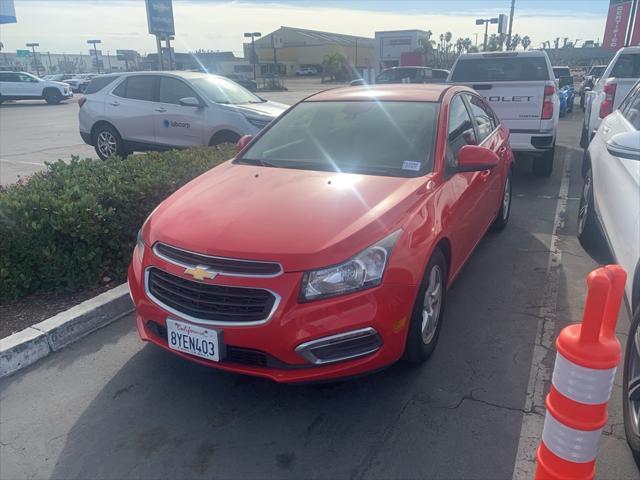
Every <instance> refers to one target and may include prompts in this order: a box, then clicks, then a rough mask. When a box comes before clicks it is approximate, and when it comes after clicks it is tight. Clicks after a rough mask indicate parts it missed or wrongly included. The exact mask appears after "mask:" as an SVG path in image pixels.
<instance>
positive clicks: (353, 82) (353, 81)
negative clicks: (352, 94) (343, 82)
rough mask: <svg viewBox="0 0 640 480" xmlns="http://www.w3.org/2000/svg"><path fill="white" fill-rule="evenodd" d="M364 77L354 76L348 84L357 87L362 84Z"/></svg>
mask: <svg viewBox="0 0 640 480" xmlns="http://www.w3.org/2000/svg"><path fill="white" fill-rule="evenodd" d="M364 84H365V83H364V79H363V78H356V79H355V80H351V82H350V83H349V86H351V87H358V86H360V85H364Z"/></svg>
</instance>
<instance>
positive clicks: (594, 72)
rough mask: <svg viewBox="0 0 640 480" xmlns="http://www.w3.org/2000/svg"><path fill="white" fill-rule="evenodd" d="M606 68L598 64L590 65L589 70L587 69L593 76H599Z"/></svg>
mask: <svg viewBox="0 0 640 480" xmlns="http://www.w3.org/2000/svg"><path fill="white" fill-rule="evenodd" d="M606 69H607V66H606V65H599V66H597V67H591V70H589V75H593V76H594V77H599V76H601V75H602V74H603V73H604V71H605V70H606Z"/></svg>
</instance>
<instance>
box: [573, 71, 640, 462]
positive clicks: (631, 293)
mask: <svg viewBox="0 0 640 480" xmlns="http://www.w3.org/2000/svg"><path fill="white" fill-rule="evenodd" d="M585 164H586V172H585V178H584V188H583V193H582V197H581V200H580V209H579V211H578V238H579V239H580V242H581V243H582V244H583V245H584V246H585V247H587V248H589V247H591V246H594V245H595V244H597V243H598V242H599V241H600V240H601V239H602V238H604V239H605V241H606V243H607V245H608V247H609V250H610V251H611V254H612V256H613V259H614V261H615V263H618V264H619V265H621V266H622V267H623V268H624V269H625V270H626V272H627V283H626V285H625V299H626V302H627V305H628V306H629V310H630V312H632V315H633V320H632V323H631V330H630V332H629V335H628V337H627V349H626V353H625V361H624V374H623V383H622V395H623V404H624V405H623V406H624V426H625V431H626V433H627V440H628V441H629V445H630V446H631V448H632V450H633V451H634V453H635V455H636V457H637V458H638V459H640V328H639V324H640V81H639V82H637V83H636V84H635V86H634V87H633V89H632V90H631V92H630V94H629V95H628V96H627V97H626V98H625V100H624V101H622V102H621V103H620V105H619V107H618V108H617V109H616V110H615V111H614V112H613V113H612V114H610V115H609V116H607V117H606V118H605V119H604V120H603V121H602V124H601V125H600V127H599V128H598V130H597V132H596V134H595V136H594V137H593V140H592V141H591V144H590V145H589V148H588V150H587V153H586V156H585Z"/></svg>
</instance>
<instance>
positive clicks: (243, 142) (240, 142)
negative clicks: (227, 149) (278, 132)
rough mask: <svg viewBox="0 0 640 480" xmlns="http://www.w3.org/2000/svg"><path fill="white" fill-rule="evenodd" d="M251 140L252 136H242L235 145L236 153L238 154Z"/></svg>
mask: <svg viewBox="0 0 640 480" xmlns="http://www.w3.org/2000/svg"><path fill="white" fill-rule="evenodd" d="M251 140H253V135H243V136H242V137H240V140H238V143H236V152H238V153H240V152H241V151H242V150H244V147H246V146H247V145H249V143H250V142H251Z"/></svg>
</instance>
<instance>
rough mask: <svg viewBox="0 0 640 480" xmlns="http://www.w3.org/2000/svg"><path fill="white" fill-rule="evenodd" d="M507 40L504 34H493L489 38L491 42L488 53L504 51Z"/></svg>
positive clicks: (489, 42) (488, 44)
mask: <svg viewBox="0 0 640 480" xmlns="http://www.w3.org/2000/svg"><path fill="white" fill-rule="evenodd" d="M506 39H507V36H506V35H505V34H504V33H501V34H499V35H496V34H495V33H492V34H491V35H490V36H489V41H488V42H487V51H488V52H496V51H498V50H502V47H503V46H504V42H505V40H506Z"/></svg>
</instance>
